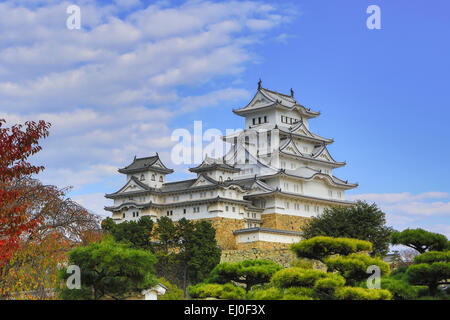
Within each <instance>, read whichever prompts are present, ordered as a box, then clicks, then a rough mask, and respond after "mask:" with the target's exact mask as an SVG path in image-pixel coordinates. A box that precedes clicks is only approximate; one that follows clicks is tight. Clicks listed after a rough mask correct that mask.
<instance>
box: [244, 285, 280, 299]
mask: <svg viewBox="0 0 450 320" xmlns="http://www.w3.org/2000/svg"><path fill="white" fill-rule="evenodd" d="M282 298H283V291H282V290H281V289H279V288H275V287H270V288H267V289H252V290H250V291H249V292H248V294H247V300H280V299H282Z"/></svg>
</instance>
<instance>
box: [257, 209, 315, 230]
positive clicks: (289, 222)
mask: <svg viewBox="0 0 450 320" xmlns="http://www.w3.org/2000/svg"><path fill="white" fill-rule="evenodd" d="M261 219H262V220H263V223H262V225H261V227H263V228H269V229H280V230H287V231H300V230H301V227H302V226H303V225H304V224H305V223H306V222H307V221H308V220H309V219H311V218H308V217H298V216H291V215H285V214H279V213H269V214H263V215H261Z"/></svg>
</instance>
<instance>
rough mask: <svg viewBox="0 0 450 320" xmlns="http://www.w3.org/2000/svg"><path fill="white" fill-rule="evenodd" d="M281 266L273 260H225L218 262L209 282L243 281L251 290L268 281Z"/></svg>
mask: <svg viewBox="0 0 450 320" xmlns="http://www.w3.org/2000/svg"><path fill="white" fill-rule="evenodd" d="M280 269H281V266H280V265H279V264H277V263H275V262H273V261H271V260H244V261H241V262H234V263H231V262H224V263H221V264H218V265H217V266H216V267H215V268H214V269H213V270H212V271H211V274H210V277H209V278H208V280H207V282H209V283H227V282H230V281H234V282H238V283H243V284H245V286H246V289H247V291H249V290H250V289H251V288H252V287H253V286H255V285H258V284H262V283H267V282H269V281H270V278H271V277H272V275H273V274H274V273H275V272H277V271H278V270H280Z"/></svg>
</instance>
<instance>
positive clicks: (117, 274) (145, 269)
mask: <svg viewBox="0 0 450 320" xmlns="http://www.w3.org/2000/svg"><path fill="white" fill-rule="evenodd" d="M155 262H156V258H155V256H154V255H153V254H152V253H150V252H148V251H145V250H139V249H133V248H130V246H129V245H126V244H123V243H117V242H115V241H114V240H113V239H108V238H107V239H105V240H103V241H102V242H94V243H91V244H89V245H88V246H85V247H78V248H75V249H73V250H72V251H70V252H69V264H71V265H77V266H79V267H80V270H81V289H69V288H67V287H66V286H63V288H61V289H60V291H59V296H60V298H62V299H68V300H70V299H75V300H77V299H95V300H98V299H101V298H113V299H116V300H119V299H124V298H126V297H128V296H130V295H133V294H136V293H140V292H141V291H142V290H145V289H149V288H152V287H153V286H154V285H156V284H157V280H156V276H155V273H154V264H155ZM69 276H70V275H69V274H67V269H66V268H64V269H62V270H61V272H60V278H61V279H62V280H64V281H66V280H67V278H68V277H69Z"/></svg>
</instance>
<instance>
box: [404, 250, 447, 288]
mask: <svg viewBox="0 0 450 320" xmlns="http://www.w3.org/2000/svg"><path fill="white" fill-rule="evenodd" d="M406 274H407V277H408V280H409V281H410V282H411V283H412V284H419V285H426V286H428V288H429V293H430V295H432V296H436V295H437V294H438V287H439V285H444V284H450V282H449V279H450V251H444V252H440V251H429V252H425V253H422V254H421V255H419V256H416V257H415V258H414V264H413V265H411V266H409V267H408V269H407V271H406Z"/></svg>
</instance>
